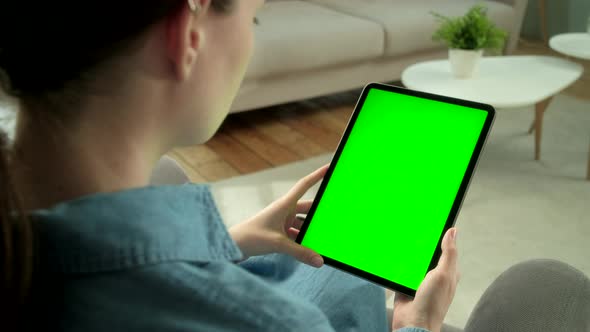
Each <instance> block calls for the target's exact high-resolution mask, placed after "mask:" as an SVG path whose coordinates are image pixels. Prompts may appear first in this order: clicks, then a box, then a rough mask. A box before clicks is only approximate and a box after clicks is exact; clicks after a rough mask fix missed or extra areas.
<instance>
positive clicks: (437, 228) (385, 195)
mask: <svg viewBox="0 0 590 332" xmlns="http://www.w3.org/2000/svg"><path fill="white" fill-rule="evenodd" d="M487 114H488V113H487V112H486V111H483V110H478V109H473V108H468V107H465V106H459V105H453V104H448V103H443V102H439V101H434V100H428V99H423V98H419V97H413V96H408V95H404V94H398V93H394V92H388V91H383V90H379V89H374V88H373V89H371V90H370V91H369V92H368V94H367V97H366V100H365V103H364V105H363V106H362V109H361V110H360V112H359V113H358V118H357V120H356V123H355V125H354V127H353V129H352V131H351V132H350V136H349V138H348V141H347V142H346V144H345V146H344V149H343V150H342V153H341V155H340V158H339V160H338V162H337V164H336V167H335V168H334V171H333V174H332V176H331V178H330V180H329V182H328V185H327V186H326V189H325V191H324V194H323V196H322V198H321V200H320V202H319V204H318V206H317V209H316V211H315V214H314V215H313V218H312V220H311V222H310V224H309V228H308V229H307V232H306V233H305V236H304V238H303V241H302V245H304V246H306V247H309V248H312V249H314V250H316V251H317V252H318V253H320V254H322V255H324V256H326V257H329V258H332V259H334V260H337V261H340V262H342V263H345V264H348V265H350V266H353V267H355V268H358V269H361V270H364V271H367V272H369V273H372V274H374V275H377V276H379V277H382V278H385V279H388V280H390V281H393V282H396V283H398V284H401V285H403V286H406V287H408V288H411V289H414V290H416V289H417V288H418V286H419V285H420V283H421V282H422V280H423V279H424V276H425V275H426V272H427V270H428V266H429V264H430V261H431V259H432V257H433V255H434V252H435V249H436V246H437V243H438V240H439V238H440V236H441V234H442V231H443V228H444V225H445V223H446V221H447V218H448V216H449V213H450V211H451V207H452V205H453V202H454V200H455V197H456V196H457V193H458V191H459V187H460V184H461V181H462V180H463V177H464V175H465V172H466V170H467V167H468V164H469V161H470V159H471V156H472V154H473V152H474V149H475V146H476V143H477V141H478V139H479V136H480V133H481V131H482V129H483V126H484V123H485V120H486V117H487Z"/></svg>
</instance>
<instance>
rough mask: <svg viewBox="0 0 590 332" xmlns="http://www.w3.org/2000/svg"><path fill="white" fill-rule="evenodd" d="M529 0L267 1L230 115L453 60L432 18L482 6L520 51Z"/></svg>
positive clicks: (384, 79)
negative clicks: (437, 36)
mask: <svg viewBox="0 0 590 332" xmlns="http://www.w3.org/2000/svg"><path fill="white" fill-rule="evenodd" d="M527 2H528V0H486V1H476V0H268V1H267V3H266V4H265V5H264V7H263V8H262V9H261V10H260V12H259V14H258V20H259V22H260V23H259V25H257V26H256V27H255V31H256V41H255V51H254V55H253V58H252V62H251V65H250V67H249V68H248V71H247V74H246V78H245V81H244V84H243V85H242V87H241V89H240V91H239V94H238V97H237V98H236V100H235V102H234V104H233V106H232V112H241V111H247V110H251V109H256V108H261V107H266V106H272V105H277V104H281V103H286V102H292V101H296V100H300V99H307V98H313V97H317V96H321V95H327V94H332V93H337V92H341V91H346V90H349V89H355V88H359V87H362V86H364V85H365V84H366V83H367V82H371V81H377V82H392V81H397V80H399V79H400V77H401V73H402V71H403V70H404V68H406V67H408V66H409V65H411V64H414V63H417V62H421V61H426V60H431V59H440V58H444V57H446V56H447V50H446V49H445V47H444V46H443V45H440V44H437V43H435V42H433V41H432V40H431V36H432V33H433V32H434V31H435V30H436V28H437V22H436V21H435V19H434V17H433V16H432V15H431V12H438V13H441V14H444V15H450V16H460V15H463V14H464V13H465V12H466V11H467V10H468V9H469V8H470V7H471V6H473V5H474V4H477V3H483V4H484V5H485V6H486V7H487V8H488V14H489V16H490V18H491V19H492V20H493V21H494V22H496V24H497V25H498V26H500V27H501V28H503V29H505V30H506V31H508V33H509V40H508V42H507V44H506V47H505V50H504V53H506V54H510V53H512V52H513V51H514V49H515V48H516V45H517V42H518V39H519V34H520V29H521V26H522V21H523V17H524V13H525V9H526V5H527Z"/></svg>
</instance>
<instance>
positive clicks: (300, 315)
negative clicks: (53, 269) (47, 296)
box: [60, 262, 331, 331]
mask: <svg viewBox="0 0 590 332" xmlns="http://www.w3.org/2000/svg"><path fill="white" fill-rule="evenodd" d="M67 285H68V286H67V287H66V288H65V289H64V291H65V300H66V303H67V304H68V305H67V306H66V307H65V308H66V310H64V314H63V316H62V324H60V325H62V326H63V327H64V328H65V330H72V331H73V330H86V331H104V330H113V329H114V328H115V329H118V328H120V329H121V330H125V331H134V330H138V331H139V330H142V331H144V330H146V329H147V330H154V329H155V330H168V331H171V330H172V331H173V330H175V329H177V328H178V329H183V330H189V331H235V330H238V329H239V330H240V331H305V330H307V331H309V330H314V331H331V327H330V325H329V322H328V320H327V318H326V317H325V316H324V314H323V313H322V312H321V311H320V310H319V308H317V306H315V305H313V304H311V303H309V302H306V301H304V300H301V299H299V298H295V297H292V296H290V295H289V294H287V293H283V292H282V291H281V290H279V289H276V288H273V287H272V286H270V285H268V284H267V283H265V282H264V281H263V280H261V279H260V278H259V277H257V276H255V275H252V274H250V273H248V272H247V271H246V270H244V269H242V268H240V267H239V266H236V265H235V264H232V263H229V262H209V263H203V264H198V263H186V262H171V263H165V264H157V265H153V266H148V267H143V268H138V269H133V270H126V271H120V272H113V273H100V274H94V275H89V276H85V277H82V278H75V279H71V280H69V281H68V282H67Z"/></svg>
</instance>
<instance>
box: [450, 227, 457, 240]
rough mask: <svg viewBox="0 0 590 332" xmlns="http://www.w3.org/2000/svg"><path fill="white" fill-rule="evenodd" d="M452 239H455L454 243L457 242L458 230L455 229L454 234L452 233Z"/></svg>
mask: <svg viewBox="0 0 590 332" xmlns="http://www.w3.org/2000/svg"><path fill="white" fill-rule="evenodd" d="M451 237H452V238H453V241H457V229H456V228H453V232H452V233H451Z"/></svg>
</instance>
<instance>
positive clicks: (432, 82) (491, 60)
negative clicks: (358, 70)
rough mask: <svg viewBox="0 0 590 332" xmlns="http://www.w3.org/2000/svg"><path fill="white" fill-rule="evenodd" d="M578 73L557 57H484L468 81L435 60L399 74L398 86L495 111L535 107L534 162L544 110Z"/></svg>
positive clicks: (538, 154)
mask: <svg viewBox="0 0 590 332" xmlns="http://www.w3.org/2000/svg"><path fill="white" fill-rule="evenodd" d="M582 72H583V68H582V66H581V65H579V64H576V63H573V62H571V61H567V60H564V59H560V58H557V57H549V56H503V57H485V58H483V59H482V60H481V62H480V64H479V70H478V72H477V73H476V74H475V75H474V77H472V78H469V79H456V78H455V77H453V75H452V74H451V67H450V64H449V61H448V60H438V61H430V62H423V63H418V64H415V65H413V66H410V67H409V68H407V69H406V70H405V71H404V72H403V73H402V83H403V84H404V85H405V86H406V87H408V88H410V89H413V90H419V91H424V92H430V93H435V94H439V95H444V96H450V97H455V98H461V99H467V100H472V101H478V102H481V103H486V104H490V105H492V106H494V107H495V108H498V109H510V108H519V107H525V106H531V105H535V123H534V130H535V159H536V160H539V159H540V158H541V137H542V134H543V131H542V129H543V114H544V111H545V109H546V108H547V106H548V105H549V103H550V102H551V99H552V98H553V96H555V95H557V94H558V93H559V92H561V91H562V90H564V89H565V88H567V87H568V86H569V85H571V84H572V83H574V82H575V81H576V80H577V79H578V78H579V77H580V76H581V75H582ZM531 129H532V128H531ZM530 131H532V130H530Z"/></svg>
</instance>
